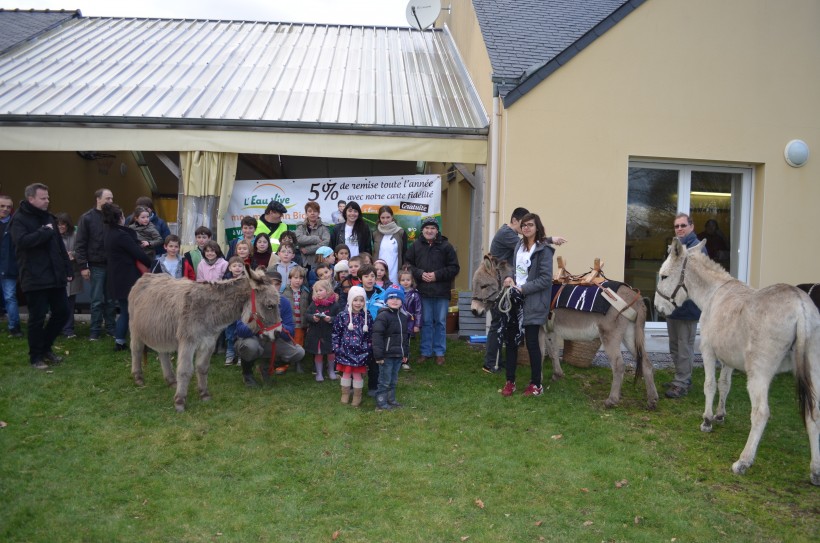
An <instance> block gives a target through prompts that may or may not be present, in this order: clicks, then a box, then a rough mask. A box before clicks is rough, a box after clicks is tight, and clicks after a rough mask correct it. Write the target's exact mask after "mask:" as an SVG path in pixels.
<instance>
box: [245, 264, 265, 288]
mask: <svg viewBox="0 0 820 543" xmlns="http://www.w3.org/2000/svg"><path fill="white" fill-rule="evenodd" d="M248 277H249V278H250V280H251V287H252V288H258V287H259V286H261V285H262V284H263V283H264V282H265V272H263V271H259V270H252V269H250V268H248Z"/></svg>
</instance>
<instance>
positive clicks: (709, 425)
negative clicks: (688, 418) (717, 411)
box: [700, 420, 712, 432]
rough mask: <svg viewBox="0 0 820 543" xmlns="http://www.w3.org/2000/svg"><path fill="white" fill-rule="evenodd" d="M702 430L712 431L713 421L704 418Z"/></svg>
mask: <svg viewBox="0 0 820 543" xmlns="http://www.w3.org/2000/svg"><path fill="white" fill-rule="evenodd" d="M700 431H701V432H711V431H712V421H706V420H704V421H703V422H702V423H701V425H700Z"/></svg>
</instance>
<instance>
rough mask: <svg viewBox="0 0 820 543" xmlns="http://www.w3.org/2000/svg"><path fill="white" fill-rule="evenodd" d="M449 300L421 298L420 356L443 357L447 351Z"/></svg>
mask: <svg viewBox="0 0 820 543" xmlns="http://www.w3.org/2000/svg"><path fill="white" fill-rule="evenodd" d="M448 307H450V299H449V298H426V297H424V296H422V297H421V317H422V318H421V320H422V325H421V356H433V355H435V356H444V353H445V352H446V351H447V341H446V340H447V308H448Z"/></svg>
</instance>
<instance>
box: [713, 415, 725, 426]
mask: <svg viewBox="0 0 820 543" xmlns="http://www.w3.org/2000/svg"><path fill="white" fill-rule="evenodd" d="M725 420H726V415H715V422H717V423H718V424H723V422H724V421H725Z"/></svg>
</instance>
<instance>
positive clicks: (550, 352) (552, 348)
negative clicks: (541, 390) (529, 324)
mask: <svg viewBox="0 0 820 543" xmlns="http://www.w3.org/2000/svg"><path fill="white" fill-rule="evenodd" d="M538 341H539V343H540V344H541V352H542V353H546V355H547V356H549V357H550V360H551V361H552V380H553V381H559V380H560V379H562V378H563V377H564V370H563V369H561V357H560V356H559V355H558V351H559V349H558V336H557V335H556V334H555V332H550V331H549V330H547V325H546V324H545V325H543V326H542V327H541V330H540V331H539V333H538Z"/></svg>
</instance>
